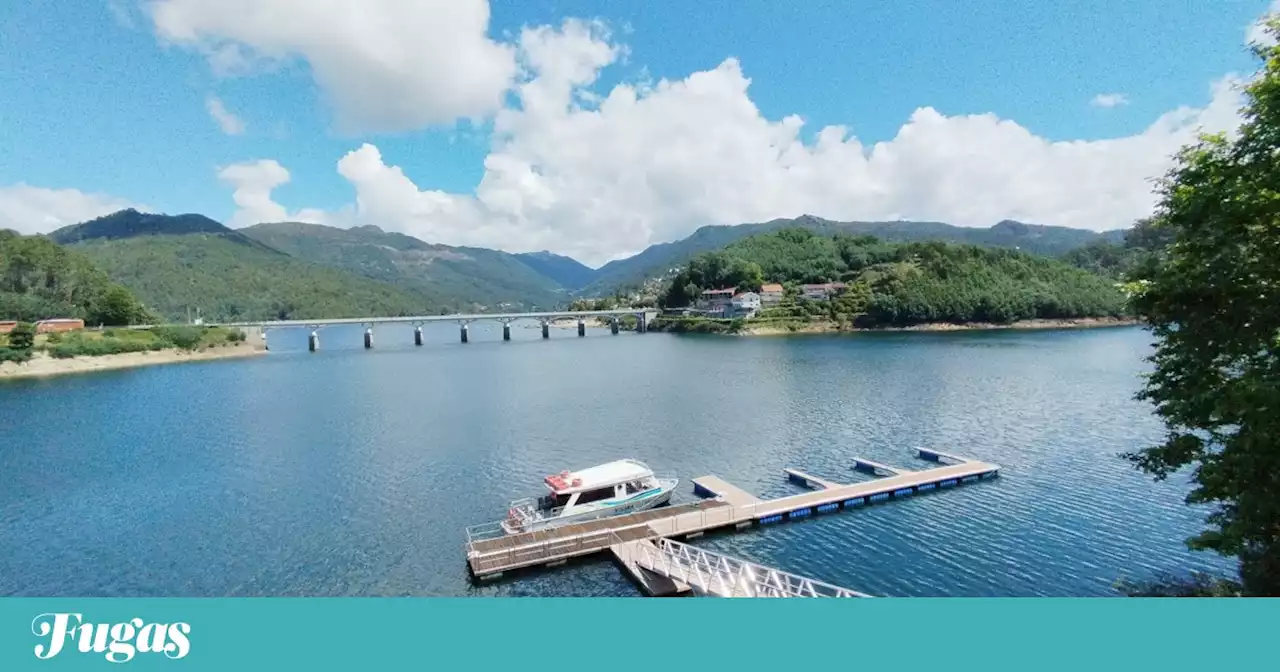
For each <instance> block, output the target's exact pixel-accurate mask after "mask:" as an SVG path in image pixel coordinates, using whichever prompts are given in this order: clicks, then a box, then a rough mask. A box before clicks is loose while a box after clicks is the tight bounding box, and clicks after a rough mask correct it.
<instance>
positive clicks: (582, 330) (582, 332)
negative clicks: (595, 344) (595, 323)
mask: <svg viewBox="0 0 1280 672" xmlns="http://www.w3.org/2000/svg"><path fill="white" fill-rule="evenodd" d="M578 335H579V336H586V335H587V323H586V322H584V321H583V320H582V318H581V317H579V318H578Z"/></svg>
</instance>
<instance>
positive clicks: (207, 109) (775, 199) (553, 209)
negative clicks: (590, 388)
mask: <svg viewBox="0 0 1280 672" xmlns="http://www.w3.org/2000/svg"><path fill="white" fill-rule="evenodd" d="M1269 4H1270V5H1272V6H1269ZM1269 10H1280V0H1275V2H1273V3H1268V2H1267V0H1201V1H1195V0H1176V1H1169V0H1127V1H1126V2H1107V1H1097V2H1093V1H1090V0H1062V1H1059V2H1037V1H1034V0H1026V1H1022V0H967V1H966V2H954V1H952V0H934V1H926V0H886V1H883V2H880V1H872V0H838V1H831V2H828V1H826V0H807V1H806V2H797V3H779V2H769V1H766V0H737V1H734V2H706V1H704V2H696V3H694V2H688V1H687V0H647V1H646V2H631V1H621V0H596V1H594V2H587V1H585V0H558V1H554V2H552V1H547V0H492V1H487V0H361V1H354V0H352V1H344V0H219V1H218V2H213V1H207V0H143V1H139V0H62V1H59V2H53V1H50V0H26V1H19V2H6V3H0V227H2V228H12V229H15V230H18V231H20V232H23V233H40V232H47V231H50V230H53V229H55V228H58V227H59V226H64V225H67V224H73V223H77V222H79V221H83V220H86V219H90V218H92V217H96V216H99V215H102V214H106V213H109V212H112V211H115V210H118V209H120V208H123V207H135V208H138V209H140V210H144V211H150V212H162V213H170V214H178V213H185V212H198V213H202V214H205V215H208V216H210V217H213V218H214V219H217V220H219V221H222V222H224V223H226V224H228V225H230V226H235V227H240V226H248V225H252V224H255V223H258V222H264V221H283V220H296V221H308V222H315V223H322V224H329V225H333V226H341V227H349V226H355V225H365V224H375V225H377V226H380V227H382V228H383V229H385V230H389V231H400V232H404V233H407V234H410V235H413V236H416V237H418V238H421V239H423V240H426V241H428V242H433V243H445V244H451V245H473V246H481V247H491V248H496V249H504V250H507V251H511V252H524V251H536V250H544V249H545V250H550V251H552V252H557V253H560V254H566V255H569V256H573V257H574V258H577V259H579V260H580V261H583V262H585V263H587V264H589V265H593V266H594V265H599V264H602V263H605V262H607V261H609V260H611V259H616V258H620V257H624V256H628V255H630V254H634V253H636V252H639V251H641V250H643V249H644V248H645V247H647V246H649V245H651V244H654V243H660V242H667V241H671V240H676V239H679V238H682V237H684V236H687V235H688V234H690V233H692V232H693V231H694V230H695V229H697V228H698V227H700V226H704V225H708V224H738V223H743V222H758V221H767V220H770V219H773V218H777V217H796V216H799V215H802V214H813V215H817V216H820V217H825V218H828V219H837V220H898V219H912V220H930V221H944V222H948V223H952V224H956V225H961V226H990V225H991V224H994V223H996V222H998V221H1000V220H1002V219H1016V220H1019V221H1024V222H1032V223H1040V224H1056V225H1062V226H1072V227H1077V228H1085V229H1092V230H1108V229H1116V228H1123V227H1126V226H1129V225H1130V224H1132V222H1133V221H1134V220H1135V219H1138V218H1141V217H1144V216H1146V215H1148V214H1150V212H1151V210H1152V207H1153V205H1154V203H1155V196H1154V194H1153V191H1152V182H1151V180H1152V179H1153V178H1155V177H1158V176H1159V175H1161V174H1163V173H1164V172H1165V171H1166V170H1167V169H1168V168H1169V166H1170V165H1171V156H1172V154H1173V153H1174V152H1176V151H1177V150H1178V148H1179V147H1181V146H1182V145H1184V144H1186V143H1187V142H1190V141H1192V140H1194V139H1195V137H1196V134H1197V133H1198V132H1201V131H1208V132H1217V131H1230V130H1232V129H1234V128H1235V126H1236V125H1237V124H1238V123H1239V108H1240V106H1241V104H1242V102H1243V99H1242V98H1241V95H1240V91H1239V85H1240V83H1241V82H1242V81H1245V80H1247V78H1248V77H1250V76H1252V74H1253V72H1254V71H1255V70H1256V67H1257V64H1256V62H1255V61H1254V58H1253V56H1252V55H1251V54H1250V53H1249V51H1248V49H1247V47H1246V45H1247V43H1248V41H1249V40H1250V39H1251V38H1256V37H1257V36H1258V29H1257V27H1256V22H1257V21H1258V20H1259V18H1260V17H1262V16H1263V15H1265V14H1266V13H1267V12H1268V11H1269Z"/></svg>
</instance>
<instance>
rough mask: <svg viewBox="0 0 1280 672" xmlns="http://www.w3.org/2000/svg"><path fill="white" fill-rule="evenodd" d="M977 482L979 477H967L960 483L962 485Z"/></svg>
mask: <svg viewBox="0 0 1280 672" xmlns="http://www.w3.org/2000/svg"><path fill="white" fill-rule="evenodd" d="M976 480H978V477H977V476H965V477H964V478H962V479H960V482H961V483H972V482H974V481H976Z"/></svg>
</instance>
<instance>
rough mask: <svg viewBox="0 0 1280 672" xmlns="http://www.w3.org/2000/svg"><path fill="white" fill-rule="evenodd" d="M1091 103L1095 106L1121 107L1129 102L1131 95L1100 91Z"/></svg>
mask: <svg viewBox="0 0 1280 672" xmlns="http://www.w3.org/2000/svg"><path fill="white" fill-rule="evenodd" d="M1089 104H1090V105H1092V106H1094V107H1120V106H1121V105H1128V104H1129V97H1128V96H1126V95H1124V94H1123V93H1099V94H1098V95H1096V96H1094V97H1093V100H1091V101H1089Z"/></svg>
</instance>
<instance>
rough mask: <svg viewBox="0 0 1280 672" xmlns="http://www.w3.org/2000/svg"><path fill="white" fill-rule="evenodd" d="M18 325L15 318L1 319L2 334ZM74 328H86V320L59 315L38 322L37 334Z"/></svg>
mask: <svg viewBox="0 0 1280 672" xmlns="http://www.w3.org/2000/svg"><path fill="white" fill-rule="evenodd" d="M16 326H18V323H17V322H16V321H14V320H4V321H0V334H7V333H9V332H11V331H13V329H14V327H16ZM73 329H84V320H77V319H73V318H69V317H65V318H64V317H59V318H54V319H50V320H40V321H39V322H36V333H37V334H47V333H50V332H54V331H71V330H73Z"/></svg>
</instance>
